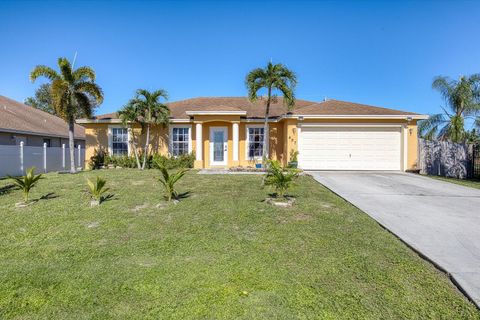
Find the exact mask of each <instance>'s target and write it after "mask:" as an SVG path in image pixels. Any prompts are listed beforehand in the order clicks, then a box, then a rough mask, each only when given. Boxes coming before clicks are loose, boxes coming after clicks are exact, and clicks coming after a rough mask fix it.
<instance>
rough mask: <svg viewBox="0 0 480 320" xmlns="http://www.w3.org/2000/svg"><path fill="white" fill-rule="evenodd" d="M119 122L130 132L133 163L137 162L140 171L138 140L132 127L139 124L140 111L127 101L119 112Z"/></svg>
mask: <svg viewBox="0 0 480 320" xmlns="http://www.w3.org/2000/svg"><path fill="white" fill-rule="evenodd" d="M118 114H119V116H120V120H122V124H123V125H124V126H125V127H128V130H130V141H129V143H130V145H132V146H133V153H134V155H135V161H136V162H137V168H138V169H141V168H142V165H141V164H140V158H139V156H138V140H137V137H136V136H135V130H134V129H133V127H132V124H133V123H140V121H141V120H142V115H141V113H140V110H139V109H138V108H137V106H136V104H135V103H132V101H129V102H128V103H127V104H126V105H125V106H124V107H123V108H122V109H121V110H120V111H119V112H118Z"/></svg>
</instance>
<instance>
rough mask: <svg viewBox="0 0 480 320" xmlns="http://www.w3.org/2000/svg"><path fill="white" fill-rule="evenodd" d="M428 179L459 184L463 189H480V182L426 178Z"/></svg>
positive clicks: (434, 177)
mask: <svg viewBox="0 0 480 320" xmlns="http://www.w3.org/2000/svg"><path fill="white" fill-rule="evenodd" d="M428 177H430V178H433V179H437V180H442V181H447V182H451V183H455V184H459V185H462V186H465V187H470V188H477V189H480V180H463V179H456V178H446V177H438V176H428Z"/></svg>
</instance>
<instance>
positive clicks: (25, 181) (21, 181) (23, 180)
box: [9, 167, 42, 203]
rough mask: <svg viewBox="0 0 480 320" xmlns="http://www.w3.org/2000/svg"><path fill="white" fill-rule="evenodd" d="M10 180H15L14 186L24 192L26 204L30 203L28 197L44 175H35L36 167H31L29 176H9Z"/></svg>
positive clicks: (28, 170) (28, 171)
mask: <svg viewBox="0 0 480 320" xmlns="http://www.w3.org/2000/svg"><path fill="white" fill-rule="evenodd" d="M9 178H10V179H12V180H13V184H14V185H15V186H16V187H17V188H19V189H20V190H22V192H23V200H24V202H25V203H28V197H29V195H30V190H32V188H33V187H34V186H35V185H36V184H37V182H38V180H40V179H41V178H42V174H38V175H35V167H31V168H28V169H27V174H26V175H24V176H21V177H12V176H9Z"/></svg>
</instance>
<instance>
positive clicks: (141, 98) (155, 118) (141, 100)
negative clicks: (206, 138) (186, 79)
mask: <svg viewBox="0 0 480 320" xmlns="http://www.w3.org/2000/svg"><path fill="white" fill-rule="evenodd" d="M160 98H164V99H165V100H167V99H168V94H167V91H165V90H162V89H160V90H156V91H153V92H150V91H148V90H145V89H138V90H137V93H136V96H135V98H133V99H132V100H130V101H129V103H128V104H129V105H132V106H134V108H136V112H135V113H136V116H135V118H136V119H135V120H136V121H138V122H139V123H140V125H141V126H142V132H146V138H145V148H144V149H143V163H142V167H141V169H142V170H143V169H145V165H146V162H147V156H148V148H149V145H150V127H151V126H152V125H163V126H168V124H169V121H170V109H169V108H168V106H167V105H165V104H163V103H162V102H160Z"/></svg>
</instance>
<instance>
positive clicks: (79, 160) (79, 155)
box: [78, 145, 82, 168]
mask: <svg viewBox="0 0 480 320" xmlns="http://www.w3.org/2000/svg"><path fill="white" fill-rule="evenodd" d="M81 148H82V146H81V145H78V167H79V168H80V167H81V166H82V149H81Z"/></svg>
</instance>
